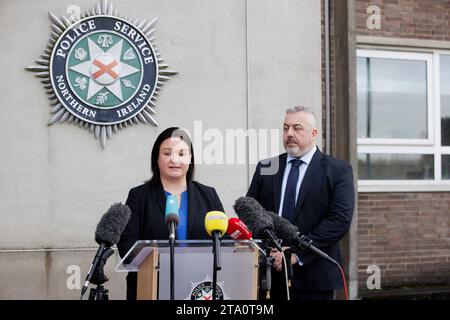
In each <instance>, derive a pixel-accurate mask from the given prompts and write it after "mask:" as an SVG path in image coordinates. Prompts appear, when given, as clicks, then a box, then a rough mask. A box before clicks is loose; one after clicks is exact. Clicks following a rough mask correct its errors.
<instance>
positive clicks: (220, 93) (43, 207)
mask: <svg viewBox="0 0 450 320" xmlns="http://www.w3.org/2000/svg"><path fill="white" fill-rule="evenodd" d="M73 4H75V5H78V6H80V7H81V8H82V10H86V9H88V8H91V7H93V6H95V5H96V2H95V1H93V0H77V1H76V2H74V1H56V0H44V1H41V2H39V3H38V2H30V1H25V0H19V1H12V0H1V1H0V21H1V25H2V28H0V39H1V40H2V43H3V44H4V45H3V48H5V47H7V50H1V51H0V68H1V70H2V74H3V75H6V76H4V77H2V78H0V95H1V97H2V104H1V106H0V108H1V110H2V117H0V135H1V136H2V139H1V141H0V150H1V153H0V163H1V166H0V214H1V216H2V218H1V221H2V223H1V224H0V283H2V285H1V287H0V298H2V299H20V298H26V299H72V298H74V299H76V298H77V297H78V294H79V291H78V290H69V289H68V288H67V285H66V282H67V279H68V276H69V274H67V273H66V271H67V270H68V267H69V266H71V265H74V266H79V267H80V268H81V275H82V278H84V276H85V274H86V272H87V270H88V268H89V266H90V263H91V260H92V258H93V255H94V253H95V250H96V249H95V248H96V243H95V242H94V230H95V226H96V224H97V223H98V221H99V219H100V217H101V216H102V214H103V213H105V212H106V210H107V209H108V208H109V206H110V205H111V204H112V203H114V202H119V201H121V202H124V201H125V200H126V196H127V194H128V190H129V189H130V188H131V187H133V186H136V185H139V184H141V183H142V181H144V180H145V179H147V178H149V177H150V165H149V162H150V161H149V159H150V150H151V146H152V143H153V141H154V140H155V138H156V136H157V135H158V134H159V133H160V132H161V131H162V130H164V129H165V128H166V127H169V126H173V125H178V126H181V127H184V128H186V129H188V130H189V131H190V132H191V134H192V133H194V137H193V140H194V144H196V147H197V148H200V147H199V146H198V145H199V144H200V145H201V146H202V147H201V148H200V150H204V149H205V148H206V147H207V146H208V145H210V144H211V141H210V140H208V139H209V138H211V136H214V134H212V133H219V135H222V136H223V137H225V135H226V129H243V130H247V129H248V128H254V129H264V130H268V129H280V128H281V123H282V119H283V117H284V110H285V109H286V107H287V106H290V105H298V104H304V105H309V106H310V107H311V108H312V109H313V110H314V111H316V113H317V114H320V110H321V104H322V101H321V77H320V67H321V60H320V3H319V1H316V0H289V1H283V2H281V3H278V2H273V1H270V0H264V1H261V0H248V1H241V0H230V1H220V2H219V1H208V0H192V1H183V0H164V1H162V0H159V1H157V0H154V1H144V0H133V1H131V0H129V1H120V2H119V1H117V2H116V3H114V4H115V5H116V6H117V7H118V8H119V11H120V12H121V13H126V14H128V15H129V16H130V17H137V18H141V19H144V18H147V19H153V18H154V17H159V20H158V22H157V24H156V32H155V35H156V41H157V43H158V47H159V49H160V52H161V55H162V57H163V58H164V59H165V62H166V63H167V64H169V65H170V67H171V69H174V70H176V71H178V72H179V74H178V75H176V76H174V77H173V78H172V79H171V80H170V81H168V82H167V83H166V85H165V86H164V88H163V90H162V92H161V94H160V95H159V98H158V103H157V107H156V112H157V114H156V119H157V121H158V122H159V124H160V126H159V127H152V126H149V125H142V124H139V125H133V126H132V127H129V128H127V129H125V130H122V131H120V132H119V133H118V134H114V135H113V137H112V139H110V140H108V143H107V146H106V148H105V149H102V148H101V147H100V143H99V141H98V140H95V139H94V137H93V134H92V133H89V132H88V130H83V129H80V128H79V127H78V126H75V125H73V124H67V123H64V124H60V123H57V124H54V125H52V126H46V123H47V121H48V116H49V111H50V107H49V102H48V100H47V97H46V94H45V92H44V89H43V88H42V85H41V83H40V82H39V79H37V78H35V77H34V75H33V74H32V73H31V72H28V71H25V70H24V67H25V66H29V65H33V64H35V63H34V61H35V60H36V59H39V57H40V54H41V53H42V52H43V50H44V48H45V46H46V43H47V41H48V37H49V34H50V20H49V18H48V15H47V12H48V11H52V12H53V13H55V14H57V15H62V14H64V13H65V12H66V9H67V7H68V6H69V5H73ZM196 121H201V123H200V122H196ZM196 123H197V125H195V124H196ZM194 127H197V129H198V131H197V132H194ZM200 127H201V128H202V129H201V130H200V129H199V128H200ZM208 129H217V130H216V131H215V132H212V131H209V134H210V135H209V136H208V131H207V130H208ZM201 133H203V136H202V134H201ZM265 141H266V140H263V142H265ZM278 142H279V143H281V133H280V140H279V141H278ZM221 147H222V150H223V153H224V155H226V154H229V153H230V152H231V150H230V148H228V149H227V148H226V146H221ZM281 149H282V147H281V145H278V146H276V148H275V149H274V150H273V151H272V153H273V154H277V153H278V152H279V151H280V150H281ZM244 152H245V157H244V161H243V162H242V163H236V162H237V161H234V162H232V163H231V164H220V163H219V164H214V163H213V164H209V165H207V164H199V165H197V168H196V171H197V172H196V179H197V180H199V181H201V182H203V183H205V184H208V185H212V186H214V187H215V188H216V189H217V191H218V193H219V195H220V197H221V199H222V202H223V203H224V206H225V209H226V211H227V212H228V213H229V214H230V215H232V214H233V212H232V205H233V203H234V200H235V199H236V198H237V197H238V196H241V195H243V194H245V193H246V190H247V188H248V184H249V179H250V178H251V176H252V174H253V170H254V166H255V165H256V163H248V161H245V159H248V158H250V156H249V155H248V152H247V149H244ZM196 158H197V161H199V159H200V158H201V157H200V155H199V154H196ZM219 160H220V159H219ZM219 162H220V161H219ZM117 259H118V257H117V256H115V257H114V258H110V260H109V261H108V265H107V269H108V271H107V274H108V276H110V278H111V280H110V282H108V283H107V287H108V288H110V290H111V293H110V296H111V298H115V299H120V298H123V297H124V292H125V291H124V287H125V283H124V277H123V274H115V273H113V268H114V266H115V264H116V262H117Z"/></svg>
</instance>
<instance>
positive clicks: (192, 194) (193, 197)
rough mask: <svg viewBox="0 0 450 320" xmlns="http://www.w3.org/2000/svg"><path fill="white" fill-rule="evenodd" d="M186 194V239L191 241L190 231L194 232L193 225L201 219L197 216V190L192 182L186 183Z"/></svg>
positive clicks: (199, 215)
mask: <svg viewBox="0 0 450 320" xmlns="http://www.w3.org/2000/svg"><path fill="white" fill-rule="evenodd" d="M187 192H188V225H187V229H188V232H187V234H188V239H192V231H193V230H194V225H196V224H198V223H199V221H197V220H198V219H200V218H201V217H202V215H201V214H198V210H199V209H198V195H197V189H196V188H195V186H194V184H193V183H192V182H188V187H187Z"/></svg>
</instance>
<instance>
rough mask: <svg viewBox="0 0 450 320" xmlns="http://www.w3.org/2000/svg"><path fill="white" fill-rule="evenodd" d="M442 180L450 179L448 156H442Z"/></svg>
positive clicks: (449, 160)
mask: <svg viewBox="0 0 450 320" xmlns="http://www.w3.org/2000/svg"><path fill="white" fill-rule="evenodd" d="M442 179H450V155H448V154H445V155H442Z"/></svg>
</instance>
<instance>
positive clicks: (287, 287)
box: [281, 252, 291, 300]
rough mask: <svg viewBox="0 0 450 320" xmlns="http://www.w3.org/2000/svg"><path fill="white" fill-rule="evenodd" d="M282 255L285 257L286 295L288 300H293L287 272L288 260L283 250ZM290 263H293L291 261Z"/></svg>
mask: <svg viewBox="0 0 450 320" xmlns="http://www.w3.org/2000/svg"><path fill="white" fill-rule="evenodd" d="M281 257H282V259H283V264H284V279H285V280H286V297H287V299H288V300H291V297H290V296H289V280H288V274H287V262H286V257H285V256H284V252H281ZM289 263H291V262H290V261H289Z"/></svg>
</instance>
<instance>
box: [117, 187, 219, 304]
mask: <svg viewBox="0 0 450 320" xmlns="http://www.w3.org/2000/svg"><path fill="white" fill-rule="evenodd" d="M187 192H188V225H187V237H188V239H195V240H197V239H209V238H210V237H209V236H208V233H207V232H206V230H205V215H206V213H208V212H209V211H215V210H217V211H222V212H223V211H224V210H223V206H222V203H221V202H220V199H219V196H218V195H217V192H216V190H215V189H214V188H212V187H208V186H205V185H203V184H201V183H199V182H196V181H192V182H189V183H188V184H187ZM126 205H127V206H129V207H130V209H131V218H130V220H129V221H128V224H127V226H126V227H125V230H124V231H123V233H122V235H121V237H120V240H119V242H118V243H117V247H118V249H119V254H120V256H121V257H124V256H125V254H126V253H127V252H128V250H129V249H130V248H131V247H132V246H133V244H134V243H135V242H136V241H137V240H167V239H169V231H168V228H167V226H166V224H165V208H166V196H165V194H164V189H163V187H162V185H161V183H150V182H147V183H145V184H143V185H140V186H138V187H135V188H133V189H131V190H130V192H129V194H128V199H127V201H126ZM136 289H137V273H136V272H130V273H128V276H127V299H128V300H135V299H136Z"/></svg>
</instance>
